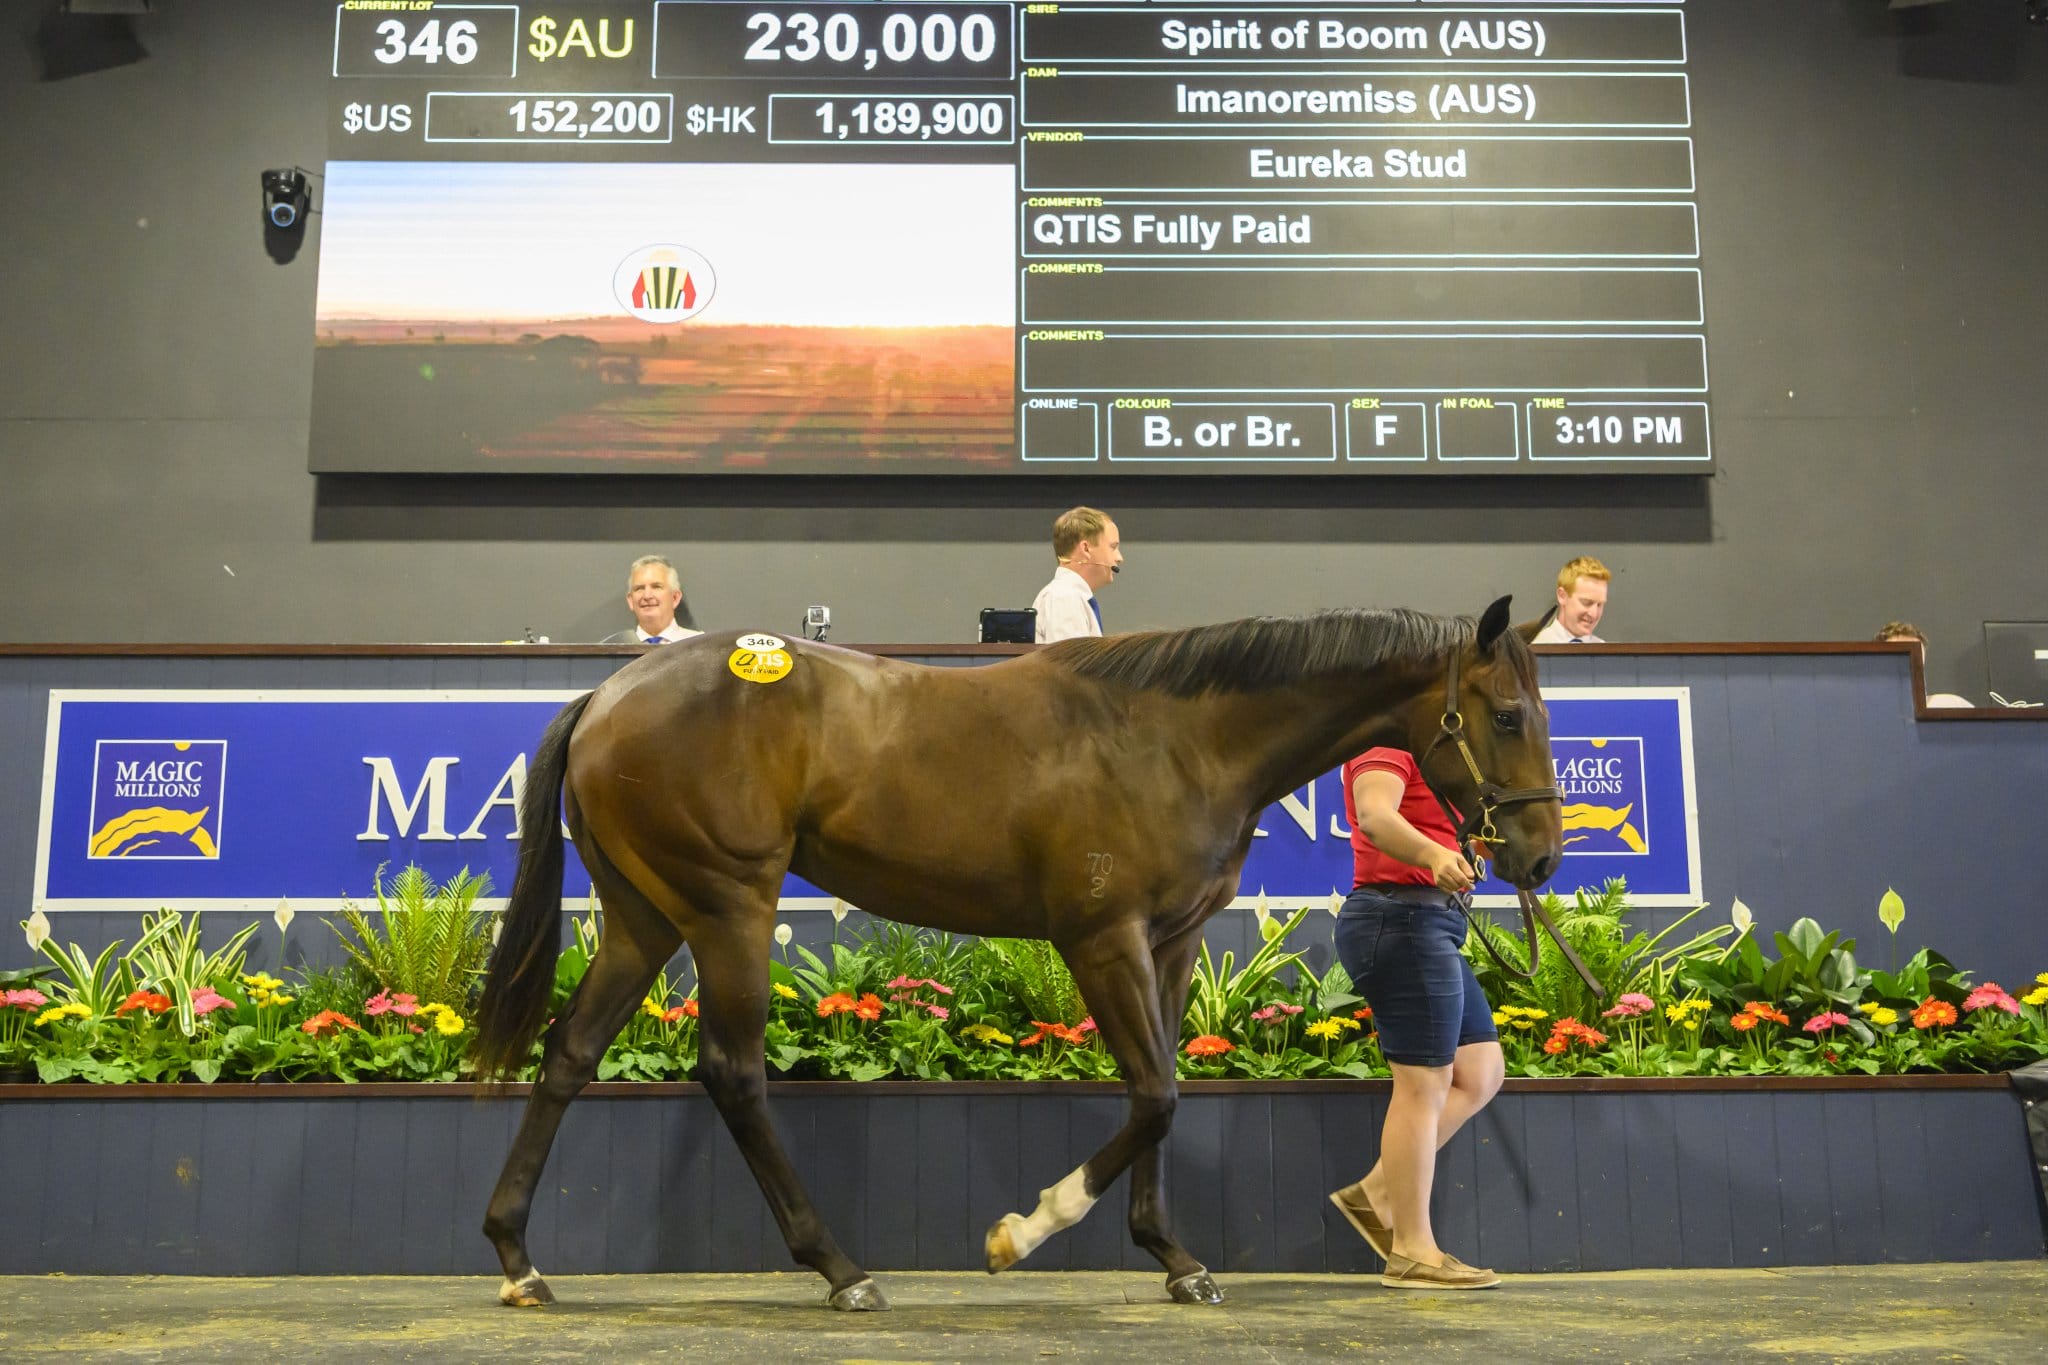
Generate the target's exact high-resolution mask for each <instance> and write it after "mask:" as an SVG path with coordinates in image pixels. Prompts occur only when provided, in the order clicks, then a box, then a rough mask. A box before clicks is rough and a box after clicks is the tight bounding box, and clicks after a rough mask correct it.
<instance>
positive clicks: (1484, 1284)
mask: <svg viewBox="0 0 2048 1365" xmlns="http://www.w3.org/2000/svg"><path fill="white" fill-rule="evenodd" d="M1380 1283H1381V1284H1383V1285H1385V1286H1386V1287H1387V1288H1389V1289H1491V1288H1493V1287H1494V1286H1495V1285H1497V1284H1499V1283H1500V1276H1498V1275H1496V1274H1494V1273H1493V1272H1492V1271H1491V1270H1481V1269H1480V1268H1479V1267H1478V1266H1471V1265H1466V1264H1465V1263H1464V1262H1463V1261H1461V1260H1459V1259H1458V1258H1457V1257H1455V1256H1453V1255H1450V1254H1449V1253H1448V1252H1447V1253H1445V1255H1444V1263H1443V1264H1442V1265H1424V1264H1423V1263H1422V1262H1420V1261H1411V1260H1409V1259H1408V1258H1407V1257H1406V1256H1402V1255H1399V1254H1396V1255H1393V1256H1389V1257H1387V1268H1386V1269H1385V1270H1384V1271H1382V1272H1381V1273H1380Z"/></svg>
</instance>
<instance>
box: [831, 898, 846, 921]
mask: <svg viewBox="0 0 2048 1365" xmlns="http://www.w3.org/2000/svg"><path fill="white" fill-rule="evenodd" d="M847 909H848V906H847V904H846V902H845V901H843V900H841V899H839V897H837V896H834V897H833V898H832V922H833V923H834V924H844V923H846V912H847Z"/></svg>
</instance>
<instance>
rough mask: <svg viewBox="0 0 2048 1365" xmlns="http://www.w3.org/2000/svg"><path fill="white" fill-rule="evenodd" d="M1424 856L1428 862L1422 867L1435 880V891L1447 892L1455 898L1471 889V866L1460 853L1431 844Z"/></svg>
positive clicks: (1472, 878) (1472, 879)
mask: <svg viewBox="0 0 2048 1365" xmlns="http://www.w3.org/2000/svg"><path fill="white" fill-rule="evenodd" d="M1424 856H1425V857H1426V858H1427V859H1428V861H1427V862H1425V863H1424V864H1423V866H1424V867H1425V868H1427V869H1428V870H1429V875H1430V876H1431V878H1433V879H1434V880H1435V882H1436V887H1437V890H1439V891H1448V892H1450V893H1451V894H1452V895H1454V896H1455V895H1459V894H1461V893H1463V892H1466V891H1470V890H1471V889H1472V883H1473V881H1474V877H1473V874H1472V864H1470V863H1468V862H1466V861H1465V856H1464V855H1463V854H1462V853H1459V852H1458V851H1457V850H1456V849H1454V848H1445V847H1444V846H1443V845H1442V844H1438V843H1431V844H1430V845H1429V847H1428V851H1427V853H1425V854H1424Z"/></svg>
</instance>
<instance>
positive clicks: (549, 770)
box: [476, 692, 596, 1081]
mask: <svg viewBox="0 0 2048 1365" xmlns="http://www.w3.org/2000/svg"><path fill="white" fill-rule="evenodd" d="M595 695H596V694H595V693H590V692H586V693H584V694H583V695H582V696H580V697H578V698H577V699H576V700H575V701H572V702H570V703H569V704H568V705H567V706H565V707H563V708H562V710H561V712H560V713H559V714H558V715H556V717H555V718H554V720H553V721H551V722H550V723H549V725H548V728H547V732H546V733H545V734H543V735H542V736H541V737H540V747H539V748H538V749H536V750H535V751H534V755H533V767H532V768H530V769H529V770H528V771H527V774H526V791H525V792H524V794H523V796H522V799H521V802H520V807H519V832H520V843H519V872H518V874H517V875H516V876H514V877H513V879H512V894H511V897H510V898H509V899H508V900H507V901H506V904H505V916H504V922H503V926H502V928H501V930H500V932H499V935H498V944H497V947H495V948H493V949H492V950H491V965H490V967H489V969H488V970H487V972H486V974H485V976H484V993H483V998H482V999H481V1000H479V1001H478V1002H477V1007H476V1070H477V1075H478V1077H480V1078H481V1079H483V1080H487V1081H488V1080H494V1079H501V1078H503V1077H505V1076H508V1075H510V1074H511V1073H512V1072H515V1071H517V1070H518V1069H519V1068H520V1067H521V1066H523V1065H524V1064H525V1062H526V1054H527V1051H528V1050H529V1049H530V1048H531V1047H532V1046H533V1040H534V1039H535V1038H536V1037H538V1036H539V1034H540V1031H541V1028H542V1026H543V1025H545V1024H546V1023H547V1013H548V1001H549V999H550V998H551V996H552V995H553V993H554V986H555V959H556V958H557V957H558V956H560V954H561V951H562V919H561V916H562V782H563V779H564V778H565V777H566V776H567V770H568V767H569V735H570V733H571V732H572V731H574V730H575V728H576V723H577V722H578V721H580V720H581V719H583V710H584V708H585V707H587V706H589V705H590V699H591V697H592V696H595Z"/></svg>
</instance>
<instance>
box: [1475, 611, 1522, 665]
mask: <svg viewBox="0 0 2048 1365" xmlns="http://www.w3.org/2000/svg"><path fill="white" fill-rule="evenodd" d="M1514 600H1515V599H1514V598H1512V597H1503V598H1500V599H1498V600H1496V601H1495V602H1494V604H1493V605H1492V606H1490V607H1488V608H1487V609H1486V612H1485V614H1484V615H1482V616H1481V617H1480V618H1479V652H1480V653H1481V654H1486V653H1490V652H1491V651H1492V649H1493V647H1494V645H1495V644H1497V643H1499V641H1500V637H1501V632H1503V631H1505V630H1506V629H1507V628H1508V604H1509V603H1510V602H1512V601H1514Z"/></svg>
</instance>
